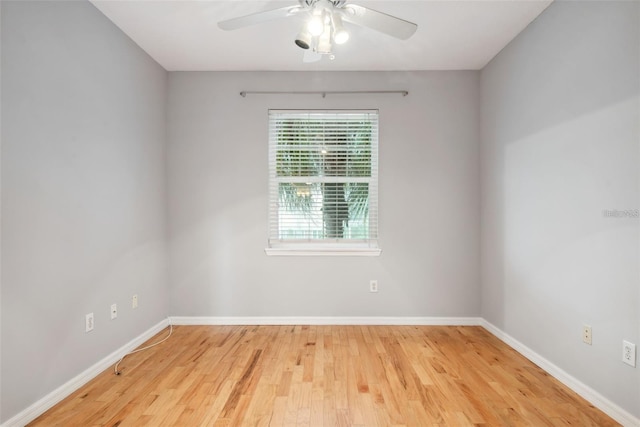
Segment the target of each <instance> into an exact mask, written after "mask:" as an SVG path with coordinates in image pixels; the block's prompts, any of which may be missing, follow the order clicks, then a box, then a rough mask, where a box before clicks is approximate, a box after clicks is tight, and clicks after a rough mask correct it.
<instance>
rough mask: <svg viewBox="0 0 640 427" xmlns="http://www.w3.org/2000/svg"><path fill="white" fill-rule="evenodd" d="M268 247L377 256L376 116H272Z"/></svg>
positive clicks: (271, 113) (370, 112)
mask: <svg viewBox="0 0 640 427" xmlns="http://www.w3.org/2000/svg"><path fill="white" fill-rule="evenodd" d="M269 248H286V249H293V250H307V251H323V250H326V251H344V252H347V253H348V252H350V251H351V252H357V251H359V250H361V249H376V250H377V248H378V112H377V111H375V110H367V111H315V110H314V111H283V110H270V111H269ZM374 252H376V251H374ZM377 253H379V250H377Z"/></svg>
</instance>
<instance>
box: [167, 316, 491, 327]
mask: <svg viewBox="0 0 640 427" xmlns="http://www.w3.org/2000/svg"><path fill="white" fill-rule="evenodd" d="M481 320H482V319H480V318H479V317H331V316H327V317H270V316H266V317H172V318H171V324H172V325H420V326H435V325H442V326H479V325H480V322H481Z"/></svg>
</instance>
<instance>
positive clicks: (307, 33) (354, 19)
mask: <svg viewBox="0 0 640 427" xmlns="http://www.w3.org/2000/svg"><path fill="white" fill-rule="evenodd" d="M298 2H299V5H294V6H287V7H281V8H278V9H272V10H267V11H264V12H258V13H253V14H251V15H246V16H240V17H238V18H233V19H229V20H226V21H221V22H218V27H220V28H221V29H223V30H226V31H231V30H237V29H239V28H243V27H247V26H250V25H255V24H260V23H263V22H267V21H271V20H274V19H280V18H287V17H290V16H296V15H302V16H304V17H305V18H306V20H305V23H304V24H303V26H302V29H301V30H300V32H299V33H298V36H297V37H296V39H295V43H296V45H298V47H300V48H301V49H305V56H304V58H303V61H304V62H315V61H319V60H320V59H321V58H322V57H323V56H328V57H329V58H331V59H334V58H335V56H334V54H333V52H332V50H333V45H334V43H335V44H343V43H346V42H347V40H349V32H348V31H347V30H346V29H345V28H344V25H343V21H344V22H349V23H352V24H356V25H359V26H361V27H366V28H371V29H373V30H376V31H379V32H381V33H384V34H387V35H389V36H392V37H395V38H398V39H401V40H406V39H408V38H409V37H411V36H412V35H413V33H415V32H416V29H417V28H418V26H417V25H416V24H414V23H413V22H409V21H405V20H404V19H400V18H397V17H395V16H391V15H387V14H386V13H382V12H378V11H376V10H373V9H369V8H367V7H364V6H358V5H356V4H347V1H346V0H298Z"/></svg>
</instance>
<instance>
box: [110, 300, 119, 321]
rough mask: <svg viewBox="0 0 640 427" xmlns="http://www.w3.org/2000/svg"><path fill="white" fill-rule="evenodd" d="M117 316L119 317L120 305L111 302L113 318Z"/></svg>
mask: <svg viewBox="0 0 640 427" xmlns="http://www.w3.org/2000/svg"><path fill="white" fill-rule="evenodd" d="M116 317H118V305H117V304H111V320H113V319H115V318H116Z"/></svg>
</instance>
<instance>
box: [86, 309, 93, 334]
mask: <svg viewBox="0 0 640 427" xmlns="http://www.w3.org/2000/svg"><path fill="white" fill-rule="evenodd" d="M93 326H94V325H93V313H87V314H86V315H85V316H84V331H85V332H91V331H93Z"/></svg>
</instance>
